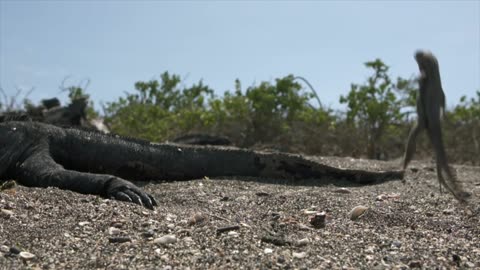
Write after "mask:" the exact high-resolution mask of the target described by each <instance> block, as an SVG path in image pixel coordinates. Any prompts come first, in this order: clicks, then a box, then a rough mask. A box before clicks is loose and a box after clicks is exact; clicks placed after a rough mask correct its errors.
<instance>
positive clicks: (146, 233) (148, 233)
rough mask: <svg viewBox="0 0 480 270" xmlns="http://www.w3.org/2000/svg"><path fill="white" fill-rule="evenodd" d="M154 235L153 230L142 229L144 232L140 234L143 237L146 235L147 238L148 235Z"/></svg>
mask: <svg viewBox="0 0 480 270" xmlns="http://www.w3.org/2000/svg"><path fill="white" fill-rule="evenodd" d="M154 235H155V232H154V231H153V230H148V231H144V232H143V233H142V236H143V237H147V238H148V237H153V236H154Z"/></svg>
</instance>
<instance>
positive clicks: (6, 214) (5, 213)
mask: <svg viewBox="0 0 480 270" xmlns="http://www.w3.org/2000/svg"><path fill="white" fill-rule="evenodd" d="M1 213H2V214H1V215H2V217H4V218H6V219H8V218H10V217H11V216H13V211H10V210H7V209H2V211H1Z"/></svg>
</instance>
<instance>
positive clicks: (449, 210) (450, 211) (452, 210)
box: [443, 208, 455, 215]
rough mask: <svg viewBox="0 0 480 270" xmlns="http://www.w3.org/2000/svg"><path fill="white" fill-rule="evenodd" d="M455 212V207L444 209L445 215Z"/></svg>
mask: <svg viewBox="0 0 480 270" xmlns="http://www.w3.org/2000/svg"><path fill="white" fill-rule="evenodd" d="M453 213H455V209H454V208H448V209H445V210H443V214H444V215H452V214H453Z"/></svg>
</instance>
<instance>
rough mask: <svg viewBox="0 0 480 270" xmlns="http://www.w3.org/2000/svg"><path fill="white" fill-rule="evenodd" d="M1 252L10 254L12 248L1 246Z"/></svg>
mask: <svg viewBox="0 0 480 270" xmlns="http://www.w3.org/2000/svg"><path fill="white" fill-rule="evenodd" d="M0 252H3V253H8V252H10V248H9V247H7V246H5V245H1V246H0Z"/></svg>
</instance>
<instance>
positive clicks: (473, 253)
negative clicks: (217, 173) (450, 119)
mask: <svg viewBox="0 0 480 270" xmlns="http://www.w3.org/2000/svg"><path fill="white" fill-rule="evenodd" d="M316 159H322V161H323V162H328V163H330V164H333V165H336V166H342V167H356V168H366V169H382V168H387V167H392V166H395V165H396V164H394V163H385V162H378V161H368V160H354V159H350V158H343V159H342V158H329V157H323V158H319V157H317V158H316ZM434 167H435V166H434V164H432V163H429V162H413V163H412V165H411V168H409V169H408V171H407V175H406V179H405V180H406V182H405V183H404V182H402V181H390V182H386V183H382V184H377V185H369V186H353V185H348V184H345V183H341V182H339V183H340V184H341V185H323V186H321V185H316V184H315V183H314V182H312V181H301V183H300V184H295V183H293V182H292V181H274V180H272V179H270V180H268V181H252V179H240V178H236V179H198V180H192V181H185V182H171V183H145V185H144V188H145V189H146V190H147V191H148V192H150V193H151V194H152V195H153V196H154V197H155V198H156V199H157V201H158V203H159V206H158V207H157V208H156V209H155V210H154V211H150V210H147V209H145V208H142V207H140V206H137V205H134V204H128V203H123V202H118V201H112V200H106V199H103V198H100V197H97V196H91V195H82V194H78V193H74V192H71V191H64V190H59V189H55V188H47V189H42V188H27V187H23V186H16V187H14V188H12V189H7V190H3V191H2V192H0V209H1V214H0V247H1V248H0V269H97V268H102V269H197V268H222V269H251V268H277V269H280V268H281V269H285V268H296V269H311V268H318V269H327V268H328V269H409V268H418V269H420V268H423V269H435V268H437V269H451V268H453V269H455V268H459V269H460V268H462V269H465V268H472V269H474V268H477V269H478V268H480V225H479V224H480V223H479V218H480V217H479V216H480V213H479V212H480V210H479V203H478V202H479V200H478V198H479V197H480V177H479V175H480V167H471V166H455V169H456V172H457V175H458V178H459V179H461V180H462V181H464V185H465V187H466V189H467V190H468V191H470V192H472V193H473V195H472V199H471V202H470V203H469V204H468V205H466V206H465V205H461V204H459V203H458V202H456V201H455V199H453V197H452V196H451V195H450V194H448V193H443V194H440V193H439V189H438V182H437V180H436V174H435V171H434V170H433V169H432V168H434ZM360 205H361V206H364V207H366V208H368V209H367V210H366V211H365V212H364V213H363V214H362V215H360V216H358V217H357V218H356V219H355V220H353V221H352V220H351V211H352V209H354V208H355V207H357V206H360ZM312 213H313V214H312ZM315 213H322V214H323V215H325V216H324V222H325V226H313V225H312V224H311V222H310V221H311V219H312V216H315V215H316V214H315ZM317 215H318V214H317Z"/></svg>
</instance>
